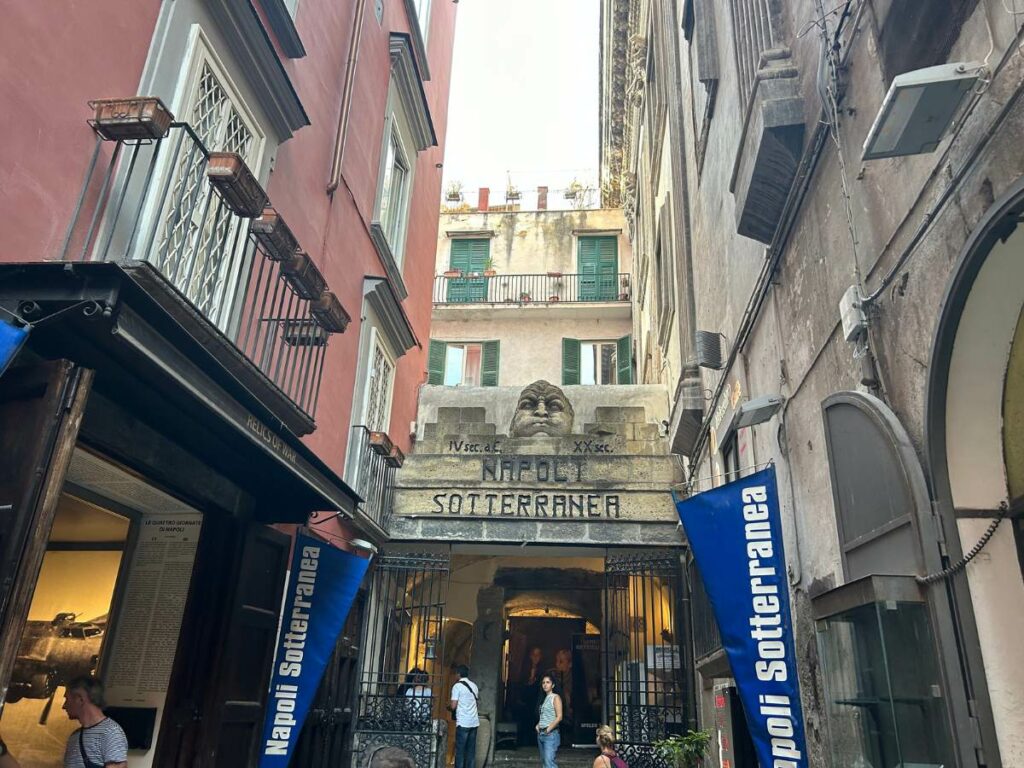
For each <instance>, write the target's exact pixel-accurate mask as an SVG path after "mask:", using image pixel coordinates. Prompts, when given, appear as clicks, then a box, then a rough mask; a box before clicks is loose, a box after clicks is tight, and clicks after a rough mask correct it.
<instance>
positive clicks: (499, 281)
mask: <svg viewBox="0 0 1024 768" xmlns="http://www.w3.org/2000/svg"><path fill="white" fill-rule="evenodd" d="M631 294H632V291H631V282H630V275H629V274H628V273H619V274H607V275H601V274H579V273H571V274H562V273H559V272H548V273H546V274H522V275H509V274H499V275H484V274H466V275H454V276H453V275H439V276H437V277H435V278H434V306H435V307H461V306H465V305H490V306H509V307H527V306H538V305H539V306H548V307H551V306H554V305H561V304H574V305H578V304H588V305H593V304H624V305H627V306H628V305H629V300H630V298H631Z"/></svg>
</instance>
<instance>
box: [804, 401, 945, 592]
mask: <svg viewBox="0 0 1024 768" xmlns="http://www.w3.org/2000/svg"><path fill="white" fill-rule="evenodd" d="M822 411H823V418H824V421H825V442H826V445H827V446H828V458H829V473H830V475H831V479H832V495H833V498H834V500H835V509H836V524H837V528H838V532H839V546H840V550H841V552H842V556H843V571H844V574H845V577H846V580H847V581H852V580H854V579H858V578H860V577H862V576H868V575H871V574H886V575H903V574H907V575H911V574H919V573H922V572H923V571H922V563H921V547H920V543H919V538H918V536H917V531H916V528H917V525H918V514H917V512H918V510H921V509H924V510H927V509H928V492H927V488H926V486H925V481H924V474H923V473H922V471H921V467H920V464H919V463H918V460H917V456H916V454H915V453H914V449H913V446H912V445H911V443H910V438H909V437H908V436H907V433H906V431H905V430H904V429H903V426H902V425H901V424H900V423H899V420H898V419H897V418H896V416H895V414H893V413H892V411H890V410H889V408H888V407H887V406H886V405H885V404H884V403H883V402H882V401H881V400H879V399H877V398H875V397H872V396H871V395H866V394H862V393H860V392H839V393H836V394H834V395H832V396H830V397H829V398H827V399H826V400H825V402H824V403H823V404H822Z"/></svg>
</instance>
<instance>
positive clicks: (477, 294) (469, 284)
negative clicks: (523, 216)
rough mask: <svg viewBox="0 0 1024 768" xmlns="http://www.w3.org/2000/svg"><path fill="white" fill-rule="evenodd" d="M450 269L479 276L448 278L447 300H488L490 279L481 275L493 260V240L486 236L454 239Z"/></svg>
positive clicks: (454, 301)
mask: <svg viewBox="0 0 1024 768" xmlns="http://www.w3.org/2000/svg"><path fill="white" fill-rule="evenodd" d="M451 248H452V249H451V256H450V258H449V261H448V265H449V268H450V269H453V270H458V271H459V272H461V273H462V274H463V275H477V277H453V278H448V279H447V281H446V282H447V286H448V287H447V295H446V300H447V301H448V302H449V303H451V304H455V303H460V302H472V301H487V289H488V284H489V282H490V281H489V280H488V279H487V278H486V277H480V276H479V275H480V274H481V273H482V272H483V271H484V270H485V269H487V266H488V263H489V262H490V260H491V241H490V240H487V239H485V238H457V239H455V240H452V247H451Z"/></svg>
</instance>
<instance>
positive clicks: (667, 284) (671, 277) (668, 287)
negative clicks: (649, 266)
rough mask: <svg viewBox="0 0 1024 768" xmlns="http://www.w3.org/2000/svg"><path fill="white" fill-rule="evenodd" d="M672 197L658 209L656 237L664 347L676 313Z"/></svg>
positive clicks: (660, 330)
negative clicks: (671, 218)
mask: <svg viewBox="0 0 1024 768" xmlns="http://www.w3.org/2000/svg"><path fill="white" fill-rule="evenodd" d="M670 212H671V198H670V196H669V195H667V194H666V195H665V201H664V202H663V203H662V205H661V210H659V211H658V231H657V234H656V235H655V238H654V280H655V282H656V283H657V304H656V313H655V314H656V316H657V318H658V343H659V344H660V345H661V347H662V348H663V349H664V348H666V347H667V346H668V339H669V335H670V332H671V330H672V319H673V318H674V317H675V313H676V280H675V269H674V266H675V265H674V264H673V258H672V230H671V220H670Z"/></svg>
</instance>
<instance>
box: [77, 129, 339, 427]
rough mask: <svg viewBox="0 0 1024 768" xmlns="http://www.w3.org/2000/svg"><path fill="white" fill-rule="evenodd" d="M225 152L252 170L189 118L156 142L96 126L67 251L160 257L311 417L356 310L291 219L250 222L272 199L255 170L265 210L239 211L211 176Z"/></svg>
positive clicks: (175, 282) (164, 269)
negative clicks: (294, 231)
mask: <svg viewBox="0 0 1024 768" xmlns="http://www.w3.org/2000/svg"><path fill="white" fill-rule="evenodd" d="M224 158H226V159H227V160H228V161H231V160H235V161H236V162H237V163H238V165H239V166H240V167H241V168H242V169H243V171H244V174H248V169H247V168H245V167H244V165H243V164H242V162H241V158H239V157H238V156H232V155H226V154H221V153H213V152H211V151H210V150H209V149H208V148H207V147H206V146H205V145H204V143H203V141H202V140H201V139H200V137H199V136H198V135H197V133H196V132H195V130H193V128H192V127H191V126H190V125H189V124H187V123H180V122H176V123H171V125H170V128H169V130H168V131H167V132H166V134H165V135H164V136H163V137H162V138H157V139H122V140H116V139H114V140H111V139H109V138H105V137H104V136H103V135H102V133H101V132H100V131H97V143H96V149H95V151H94V153H93V156H92V160H91V162H90V164H89V167H88V170H87V172H86V177H85V182H84V184H83V186H82V190H81V193H80V195H79V199H78V204H77V206H76V209H75V212H74V215H73V217H72V221H71V224H70V225H69V227H68V231H67V235H66V237H65V241H64V246H63V249H62V253H61V259H62V260H66V261H109V262H118V263H122V264H132V263H138V262H146V263H148V264H150V265H152V266H153V267H154V268H155V269H156V270H157V271H158V272H159V273H160V274H161V275H162V276H163V278H164V280H165V281H166V282H167V283H169V284H170V285H171V286H173V288H174V289H175V290H176V291H177V292H178V294H180V296H181V297H182V298H184V299H185V300H186V301H187V302H188V303H189V304H191V305H192V306H193V307H194V308H195V310H197V311H198V312H199V313H200V314H201V315H202V316H203V317H205V318H206V319H207V320H208V321H209V322H210V323H212V324H213V325H214V326H215V327H216V328H217V329H218V330H219V331H220V332H221V333H222V334H223V336H224V337H225V338H226V339H227V340H228V341H230V342H231V343H232V344H233V345H234V346H235V347H236V348H237V350H238V351H239V352H240V353H241V354H242V355H244V356H245V357H246V358H248V360H249V361H250V362H251V363H252V364H254V365H255V366H256V367H257V368H258V369H259V371H260V372H262V374H263V375H264V376H265V377H266V378H267V379H269V381H270V383H272V384H273V386H274V387H276V388H277V390H279V391H280V392H281V393H283V394H284V395H285V397H286V398H288V399H289V400H290V401H291V402H292V403H293V404H294V405H296V406H298V408H299V409H300V410H301V411H302V413H303V414H305V415H306V416H307V417H308V418H310V419H312V418H313V416H314V415H315V413H316V407H317V401H318V399H319V394H320V382H321V378H322V374H323V366H324V358H325V355H326V348H327V343H328V340H329V338H330V336H331V334H332V333H335V332H337V331H340V330H344V324H345V323H347V321H348V317H347V316H346V315H345V312H344V310H343V309H342V308H341V305H340V304H339V303H338V301H337V299H336V298H335V297H334V296H333V294H330V293H329V292H327V291H326V287H327V286H326V283H325V281H324V279H323V277H322V276H321V275H320V273H319V271H318V270H317V268H316V266H315V265H314V264H313V263H312V261H311V260H310V258H309V256H308V255H306V254H305V253H302V252H301V251H300V250H299V249H298V244H297V243H296V242H295V240H294V238H293V237H292V236H291V233H290V232H288V231H287V227H284V226H283V222H280V221H271V226H270V227H269V229H268V227H266V226H264V227H263V231H262V232H260V231H257V230H255V229H254V227H253V221H254V220H257V218H258V220H259V221H261V222H263V221H264V220H265V219H266V218H267V214H265V213H262V211H263V202H266V195H265V194H264V193H262V189H261V188H260V187H259V185H258V183H257V182H256V181H255V180H254V179H253V178H252V177H251V174H249V175H248V178H247V179H246V178H243V179H242V183H243V184H245V183H247V184H248V188H247V189H245V190H243V191H247V192H250V193H252V194H253V195H254V197H252V198H250V199H255V200H256V201H257V202H255V203H252V204H251V205H255V206H257V207H258V210H240V203H239V201H238V200H237V199H236V198H235V196H234V195H233V194H232V189H231V188H230V187H226V186H225V185H224V184H223V183H221V184H217V183H215V182H216V181H217V179H216V174H215V173H214V174H212V173H211V160H215V161H216V162H221V161H222V160H223V159H224ZM211 179H213V181H211ZM261 195H262V198H261V197H260V196H261ZM261 199H262V201H263V202H259V200H261ZM270 214H271V218H272V219H273V218H274V216H276V214H274V212H273V211H272V209H270ZM276 224H280V225H281V226H278V227H277V229H276V234H275V230H274V225H276ZM282 232H285V233H286V236H285V237H283V238H282V237H280V235H281V233H282Z"/></svg>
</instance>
